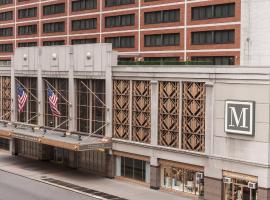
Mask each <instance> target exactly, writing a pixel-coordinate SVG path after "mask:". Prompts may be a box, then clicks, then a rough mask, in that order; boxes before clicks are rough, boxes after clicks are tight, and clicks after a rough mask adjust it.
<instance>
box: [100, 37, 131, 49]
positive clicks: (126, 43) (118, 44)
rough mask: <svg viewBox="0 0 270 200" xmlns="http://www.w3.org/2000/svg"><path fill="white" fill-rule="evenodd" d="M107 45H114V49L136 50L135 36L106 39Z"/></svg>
mask: <svg viewBox="0 0 270 200" xmlns="http://www.w3.org/2000/svg"><path fill="white" fill-rule="evenodd" d="M105 42H106V43H112V47H113V48H134V36H120V37H108V38H105Z"/></svg>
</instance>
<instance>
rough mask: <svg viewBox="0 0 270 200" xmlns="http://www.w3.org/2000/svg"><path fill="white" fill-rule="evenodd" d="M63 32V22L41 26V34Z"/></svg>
mask: <svg viewBox="0 0 270 200" xmlns="http://www.w3.org/2000/svg"><path fill="white" fill-rule="evenodd" d="M64 31H65V23H64V22H55V23H47V24H43V32H44V33H55V32H64Z"/></svg>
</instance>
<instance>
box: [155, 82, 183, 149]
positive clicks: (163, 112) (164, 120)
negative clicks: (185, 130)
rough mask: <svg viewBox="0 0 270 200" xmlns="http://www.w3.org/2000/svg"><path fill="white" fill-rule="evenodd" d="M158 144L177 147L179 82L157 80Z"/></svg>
mask: <svg viewBox="0 0 270 200" xmlns="http://www.w3.org/2000/svg"><path fill="white" fill-rule="evenodd" d="M158 137H159V141H158V142H159V145H163V146H168V147H175V148H177V147H179V83H178V82H166V81H164V82H159V134H158Z"/></svg>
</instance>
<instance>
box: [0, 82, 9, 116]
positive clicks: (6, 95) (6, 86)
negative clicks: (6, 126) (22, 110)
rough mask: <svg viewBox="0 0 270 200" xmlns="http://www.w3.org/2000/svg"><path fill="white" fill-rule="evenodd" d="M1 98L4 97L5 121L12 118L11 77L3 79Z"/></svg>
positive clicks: (2, 114)
mask: <svg viewBox="0 0 270 200" xmlns="http://www.w3.org/2000/svg"><path fill="white" fill-rule="evenodd" d="M1 97H2V102H1V103H2V113H1V116H2V118H1V119H3V120H10V118H11V79H10V77H1Z"/></svg>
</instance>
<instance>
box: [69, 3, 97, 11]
mask: <svg viewBox="0 0 270 200" xmlns="http://www.w3.org/2000/svg"><path fill="white" fill-rule="evenodd" d="M96 8H97V0H77V1H72V11H82V10H91V9H96Z"/></svg>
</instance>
